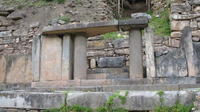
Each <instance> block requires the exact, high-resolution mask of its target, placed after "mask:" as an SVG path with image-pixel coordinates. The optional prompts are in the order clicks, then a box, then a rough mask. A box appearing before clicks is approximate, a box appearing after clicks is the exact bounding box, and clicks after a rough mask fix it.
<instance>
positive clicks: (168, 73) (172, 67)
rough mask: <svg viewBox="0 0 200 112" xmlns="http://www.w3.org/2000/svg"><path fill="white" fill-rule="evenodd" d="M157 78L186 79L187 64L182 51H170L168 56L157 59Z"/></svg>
mask: <svg viewBox="0 0 200 112" xmlns="http://www.w3.org/2000/svg"><path fill="white" fill-rule="evenodd" d="M156 70H157V77H185V76H187V74H188V72H187V63H186V59H185V56H184V55H183V54H182V53H181V51H176V50H175V51H170V52H169V53H168V54H166V55H163V56H161V57H158V58H156Z"/></svg>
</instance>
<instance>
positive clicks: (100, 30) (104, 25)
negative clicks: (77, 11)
mask: <svg viewBox="0 0 200 112" xmlns="http://www.w3.org/2000/svg"><path fill="white" fill-rule="evenodd" d="M148 22H149V20H148V18H147V17H146V16H139V17H136V18H132V19H129V20H119V21H116V20H115V21H108V22H94V23H78V24H68V25H61V26H48V27H45V28H44V29H43V34H63V33H69V32H70V33H77V32H84V33H86V34H87V35H88V36H97V35H101V34H105V33H108V32H115V31H118V30H119V27H121V28H122V29H123V30H130V28H131V27H132V28H133V27H134V28H136V27H137V28H138V27H139V28H145V27H147V24H148ZM130 26H131V27H130Z"/></svg>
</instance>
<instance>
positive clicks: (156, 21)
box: [147, 8, 171, 36]
mask: <svg viewBox="0 0 200 112" xmlns="http://www.w3.org/2000/svg"><path fill="white" fill-rule="evenodd" d="M147 13H148V14H150V15H151V16H152V20H151V21H150V23H149V25H150V26H151V27H153V28H154V30H155V34H157V35H159V36H170V34H171V27H170V19H169V9H168V8H165V10H164V11H162V12H161V13H160V16H159V17H156V16H155V15H154V14H153V13H152V12H147Z"/></svg>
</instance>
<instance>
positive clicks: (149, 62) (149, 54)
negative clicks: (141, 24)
mask: <svg viewBox="0 0 200 112" xmlns="http://www.w3.org/2000/svg"><path fill="white" fill-rule="evenodd" d="M144 39H145V53H146V73H147V77H148V78H154V77H156V68H155V57H154V48H153V34H152V30H151V28H149V27H148V28H146V29H145V32H144Z"/></svg>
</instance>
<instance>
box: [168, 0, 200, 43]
mask: <svg viewBox="0 0 200 112" xmlns="http://www.w3.org/2000/svg"><path fill="white" fill-rule="evenodd" d="M185 26H190V27H191V28H192V36H193V37H192V39H193V41H194V42H199V41H200V1H199V0H188V1H181V0H179V1H175V2H174V3H172V4H171V30H172V33H171V39H170V43H171V46H172V47H179V44H180V37H181V35H182V33H181V30H183V28H184V27H185Z"/></svg>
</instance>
